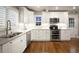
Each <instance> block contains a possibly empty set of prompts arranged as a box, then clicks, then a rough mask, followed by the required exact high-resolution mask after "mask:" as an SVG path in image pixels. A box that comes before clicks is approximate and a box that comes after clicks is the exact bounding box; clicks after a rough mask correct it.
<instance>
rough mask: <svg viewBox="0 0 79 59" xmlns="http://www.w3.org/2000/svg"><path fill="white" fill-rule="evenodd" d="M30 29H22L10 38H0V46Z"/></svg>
mask: <svg viewBox="0 0 79 59" xmlns="http://www.w3.org/2000/svg"><path fill="white" fill-rule="evenodd" d="M30 30H31V29H29V30H25V31H23V32H22V33H21V34H19V35H16V36H14V37H12V38H0V46H1V45H3V44H5V43H7V42H9V41H12V40H14V39H15V38H18V37H20V36H21V35H23V34H26V33H27V32H28V31H30Z"/></svg>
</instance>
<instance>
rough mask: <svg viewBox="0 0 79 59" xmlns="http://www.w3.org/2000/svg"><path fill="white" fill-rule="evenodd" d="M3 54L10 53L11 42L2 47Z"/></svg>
mask: <svg viewBox="0 0 79 59" xmlns="http://www.w3.org/2000/svg"><path fill="white" fill-rule="evenodd" d="M2 49H3V50H2V52H3V53H11V52H12V42H8V43H6V44H4V45H3V46H2Z"/></svg>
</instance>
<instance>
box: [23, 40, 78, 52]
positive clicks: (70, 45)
mask: <svg viewBox="0 0 79 59" xmlns="http://www.w3.org/2000/svg"><path fill="white" fill-rule="evenodd" d="M77 52H79V40H76V41H74V40H71V41H56V42H55V41H54V42H53V41H32V42H31V44H30V45H29V46H28V48H27V49H25V51H24V53H77Z"/></svg>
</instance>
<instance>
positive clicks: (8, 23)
mask: <svg viewBox="0 0 79 59" xmlns="http://www.w3.org/2000/svg"><path fill="white" fill-rule="evenodd" d="M6 25H7V26H6V36H8V35H9V30H11V21H10V20H7V24H6Z"/></svg>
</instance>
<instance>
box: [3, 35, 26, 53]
mask: <svg viewBox="0 0 79 59" xmlns="http://www.w3.org/2000/svg"><path fill="white" fill-rule="evenodd" d="M25 48H26V34H25V35H22V36H20V37H17V38H16V39H14V40H12V41H10V42H8V43H6V44H4V45H2V52H3V53H21V52H23V51H24V50H25Z"/></svg>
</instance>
